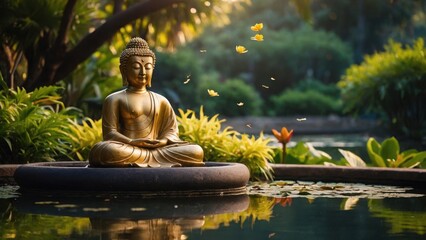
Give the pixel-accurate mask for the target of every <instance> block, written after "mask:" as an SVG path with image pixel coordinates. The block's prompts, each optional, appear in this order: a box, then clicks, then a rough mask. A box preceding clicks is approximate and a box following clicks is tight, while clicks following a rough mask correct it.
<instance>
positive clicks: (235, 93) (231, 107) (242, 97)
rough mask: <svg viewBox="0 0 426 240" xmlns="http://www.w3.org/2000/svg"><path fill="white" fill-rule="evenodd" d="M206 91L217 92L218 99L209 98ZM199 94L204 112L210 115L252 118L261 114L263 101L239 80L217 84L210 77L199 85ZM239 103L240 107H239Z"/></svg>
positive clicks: (212, 77) (214, 78)
mask: <svg viewBox="0 0 426 240" xmlns="http://www.w3.org/2000/svg"><path fill="white" fill-rule="evenodd" d="M207 89H213V90H215V91H217V92H218V93H219V97H210V96H209V95H208V94H207ZM199 93H200V98H201V100H200V102H201V103H202V105H203V106H204V109H205V112H206V113H207V114H210V115H213V114H220V115H222V116H226V117H234V116H253V115H260V114H261V112H262V109H261V108H262V104H263V101H262V98H261V97H260V95H259V93H258V92H257V91H256V90H255V89H254V87H252V86H250V85H248V84H247V83H245V82H244V81H243V80H241V79H230V80H226V81H224V82H219V81H218V80H217V78H216V77H215V76H212V75H210V76H209V77H208V79H204V81H203V82H202V84H200V89H199ZM239 103H240V104H239ZM241 103H242V106H239V105H241ZM237 104H239V105H237Z"/></svg>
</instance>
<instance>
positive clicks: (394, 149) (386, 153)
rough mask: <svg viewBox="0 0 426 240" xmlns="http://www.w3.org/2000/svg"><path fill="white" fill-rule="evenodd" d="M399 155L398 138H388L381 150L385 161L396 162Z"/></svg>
mask: <svg viewBox="0 0 426 240" xmlns="http://www.w3.org/2000/svg"><path fill="white" fill-rule="evenodd" d="M398 154H399V143H398V140H396V138H394V137H391V138H387V139H385V140H384V141H383V143H382V148H381V149H380V156H381V157H382V158H383V159H384V160H387V159H393V160H396V159H397V158H398Z"/></svg>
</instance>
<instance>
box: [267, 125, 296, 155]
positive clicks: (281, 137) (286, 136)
mask: <svg viewBox="0 0 426 240" xmlns="http://www.w3.org/2000/svg"><path fill="white" fill-rule="evenodd" d="M272 133H273V134H274V136H275V138H276V139H277V140H278V142H279V143H281V144H282V154H281V163H284V161H285V157H286V155H287V143H289V142H290V139H291V137H292V136H293V129H292V130H290V131H288V130H287V128H286V127H283V128H281V132H278V131H277V130H275V129H272Z"/></svg>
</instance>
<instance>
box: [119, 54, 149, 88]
mask: <svg viewBox="0 0 426 240" xmlns="http://www.w3.org/2000/svg"><path fill="white" fill-rule="evenodd" d="M152 62H153V60H152V57H149V56H131V57H129V59H128V61H127V64H126V69H121V71H122V74H123V77H125V78H126V80H127V82H128V84H129V86H132V87H134V88H143V87H145V86H146V85H151V79H152V73H153V71H154V65H153V63H152Z"/></svg>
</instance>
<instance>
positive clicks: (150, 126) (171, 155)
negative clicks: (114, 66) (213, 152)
mask: <svg viewBox="0 0 426 240" xmlns="http://www.w3.org/2000/svg"><path fill="white" fill-rule="evenodd" d="M154 66H155V54H154V53H153V52H152V51H151V50H150V49H149V47H148V44H147V43H146V41H145V40H143V39H142V38H132V39H131V40H130V42H129V43H128V44H127V46H126V49H125V50H124V51H123V52H122V54H121V56H120V72H121V75H122V78H123V83H124V84H125V85H126V86H127V87H126V88H125V89H123V90H120V91H118V92H115V93H112V94H110V95H109V96H107V97H106V98H105V101H104V104H103V109H102V131H103V140H104V141H102V142H99V143H97V144H95V145H94V146H93V148H92V149H91V151H90V155H89V163H90V166H93V167H129V166H139V167H177V166H203V165H204V163H203V156H204V153H203V149H202V148H201V147H200V146H198V145H196V144H191V143H188V142H184V141H182V140H180V139H179V133H178V125H177V121H176V116H175V113H174V111H173V109H172V107H171V105H170V103H169V101H168V100H167V99H166V98H165V97H163V96H161V95H159V94H157V93H154V92H152V91H149V90H147V86H148V87H150V86H151V79H152V74H153V71H154Z"/></svg>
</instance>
